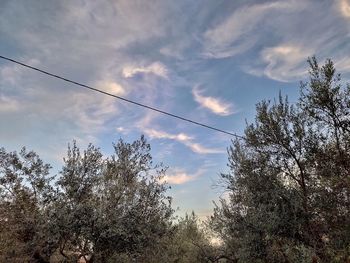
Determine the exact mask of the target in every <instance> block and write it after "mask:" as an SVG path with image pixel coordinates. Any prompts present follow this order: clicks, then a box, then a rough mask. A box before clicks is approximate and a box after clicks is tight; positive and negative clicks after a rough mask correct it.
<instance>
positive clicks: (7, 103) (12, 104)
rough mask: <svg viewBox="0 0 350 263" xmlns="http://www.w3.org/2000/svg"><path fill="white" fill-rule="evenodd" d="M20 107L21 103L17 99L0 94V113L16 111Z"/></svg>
mask: <svg viewBox="0 0 350 263" xmlns="http://www.w3.org/2000/svg"><path fill="white" fill-rule="evenodd" d="M20 107H21V105H20V103H19V102H18V101H17V100H15V99H13V98H11V97H8V96H5V95H2V94H0V113H1V112H13V111H18V110H19V109H20Z"/></svg>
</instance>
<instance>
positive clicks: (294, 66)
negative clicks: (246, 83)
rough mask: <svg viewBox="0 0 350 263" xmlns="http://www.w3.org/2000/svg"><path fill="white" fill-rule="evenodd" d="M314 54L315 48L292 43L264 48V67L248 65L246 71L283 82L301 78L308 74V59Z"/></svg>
mask: <svg viewBox="0 0 350 263" xmlns="http://www.w3.org/2000/svg"><path fill="white" fill-rule="evenodd" d="M312 55H313V50H308V49H307V48H306V47H303V46H301V47H299V46H297V45H292V44H284V45H279V46H275V47H269V48H264V49H263V50H262V52H261V59H262V62H263V63H264V64H265V65H264V66H263V67H262V68H255V69H254V68H249V67H246V68H245V70H246V72H248V73H250V74H253V75H257V76H262V75H264V76H266V77H268V78H270V79H274V80H277V81H281V82H288V81H292V80H297V79H300V78H301V77H303V76H305V75H306V74H307V65H306V59H307V57H310V56H312Z"/></svg>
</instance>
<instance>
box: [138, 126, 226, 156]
mask: <svg viewBox="0 0 350 263" xmlns="http://www.w3.org/2000/svg"><path fill="white" fill-rule="evenodd" d="M143 131H144V132H145V133H146V134H147V135H148V136H150V137H151V138H155V139H170V140H175V141H178V142H180V143H182V144H184V145H186V146H187V147H189V148H190V149H191V150H192V151H193V152H195V153H199V154H211V153H223V152H224V151H222V150H220V149H213V148H207V147H204V146H203V145H201V144H199V143H195V142H193V137H191V136H189V135H187V134H185V133H179V134H170V133H167V132H164V131H159V130H154V129H147V128H146V129H144V130H143Z"/></svg>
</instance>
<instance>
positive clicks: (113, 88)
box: [96, 80, 126, 96]
mask: <svg viewBox="0 0 350 263" xmlns="http://www.w3.org/2000/svg"><path fill="white" fill-rule="evenodd" d="M96 87H97V88H98V89H100V90H103V91H105V92H108V93H110V94H113V95H117V96H123V95H125V94H126V90H125V89H124V88H123V87H122V86H121V85H120V84H118V83H116V82H113V81H108V80H105V81H98V82H97V84H96Z"/></svg>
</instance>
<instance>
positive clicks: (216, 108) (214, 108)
mask: <svg viewBox="0 0 350 263" xmlns="http://www.w3.org/2000/svg"><path fill="white" fill-rule="evenodd" d="M192 94H193V97H194V99H195V101H196V102H198V103H199V105H201V106H202V107H204V108H207V109H209V110H210V111H211V112H213V113H215V114H217V115H221V116H228V115H231V114H233V111H232V108H233V105H232V104H230V103H227V102H224V101H222V100H221V99H218V98H214V97H209V96H203V95H202V94H201V91H200V90H199V89H198V87H194V88H193V89H192Z"/></svg>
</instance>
